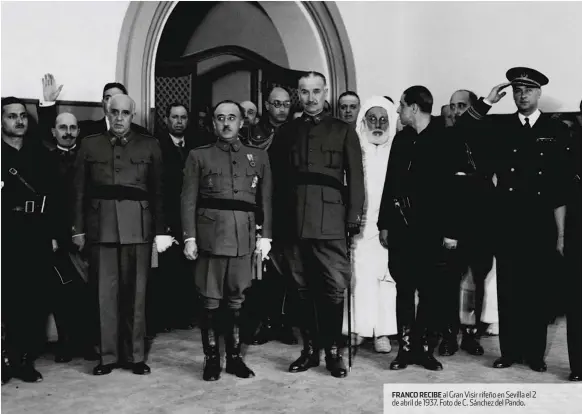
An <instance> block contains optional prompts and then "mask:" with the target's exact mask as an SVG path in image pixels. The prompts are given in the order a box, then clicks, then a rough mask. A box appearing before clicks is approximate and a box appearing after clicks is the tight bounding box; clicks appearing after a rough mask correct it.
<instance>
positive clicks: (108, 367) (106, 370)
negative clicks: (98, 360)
mask: <svg viewBox="0 0 582 414" xmlns="http://www.w3.org/2000/svg"><path fill="white" fill-rule="evenodd" d="M115 368H117V366H116V364H99V365H97V366H96V367H95V368H93V375H108V374H111V371H113V369H115Z"/></svg>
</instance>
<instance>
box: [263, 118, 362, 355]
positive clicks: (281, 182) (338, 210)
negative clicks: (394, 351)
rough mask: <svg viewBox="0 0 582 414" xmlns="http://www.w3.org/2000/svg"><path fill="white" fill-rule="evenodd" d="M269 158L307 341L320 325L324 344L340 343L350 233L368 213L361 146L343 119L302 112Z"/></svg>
mask: <svg viewBox="0 0 582 414" xmlns="http://www.w3.org/2000/svg"><path fill="white" fill-rule="evenodd" d="M271 154H272V158H271V160H272V164H273V173H274V177H275V189H274V192H273V194H274V197H275V200H276V203H277V205H276V207H275V214H274V217H275V219H274V231H275V237H276V239H277V240H279V239H281V240H283V241H284V242H285V248H284V250H285V252H284V255H285V259H286V261H287V264H288V266H289V269H290V272H291V275H292V277H293V279H294V281H295V284H296V286H297V288H298V294H299V298H300V300H301V302H302V303H301V304H300V306H299V308H300V310H301V312H302V315H300V318H301V319H302V320H301V325H302V332H303V334H304V339H306V340H307V339H308V336H313V335H311V334H314V333H315V332H317V329H318V328H317V327H316V325H318V326H319V328H320V332H319V333H320V335H321V340H322V341H323V342H322V343H321V344H320V345H323V346H324V347H326V349H330V347H331V346H332V345H333V344H335V345H338V344H339V342H340V340H341V333H342V324H343V302H344V294H345V290H346V288H347V286H348V283H350V280H351V272H350V264H349V262H348V253H347V246H346V228H347V225H348V224H353V225H356V226H359V225H360V223H361V218H362V214H363V209H364V198H365V195H364V172H363V165H362V150H361V148H360V142H359V139H358V136H357V134H356V132H355V130H354V129H353V128H352V127H351V126H350V125H348V124H346V123H345V122H343V121H340V120H338V119H335V118H332V117H331V116H327V115H324V114H320V115H317V116H314V117H311V116H308V115H307V114H304V115H303V116H302V117H300V118H297V119H295V120H293V121H291V122H289V123H288V124H286V125H285V126H283V128H282V129H281V130H280V132H279V135H278V136H277V140H276V141H274V143H273V147H272V150H271ZM345 184H347V185H345ZM313 303H316V304H317V305H316V306H317V320H316V316H315V315H314V314H313ZM309 332H311V334H309ZM312 339H315V338H312Z"/></svg>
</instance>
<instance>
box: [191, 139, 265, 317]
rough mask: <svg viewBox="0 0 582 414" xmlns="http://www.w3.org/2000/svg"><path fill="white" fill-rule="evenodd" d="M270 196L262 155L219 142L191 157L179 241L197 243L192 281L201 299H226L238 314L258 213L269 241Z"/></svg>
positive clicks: (247, 280)
mask: <svg viewBox="0 0 582 414" xmlns="http://www.w3.org/2000/svg"><path fill="white" fill-rule="evenodd" d="M271 192H272V182H271V168H270V164H269V157H268V156H267V154H266V152H264V151H262V150H259V149H256V148H248V147H245V146H243V145H242V143H241V142H240V141H239V140H236V141H234V142H232V143H228V142H225V141H223V140H220V139H219V140H218V141H217V142H216V144H212V145H206V146H203V147H200V148H197V149H194V150H192V151H190V154H189V155H188V159H187V160H186V164H185V167H184V184H183V188H182V227H183V238H184V240H185V241H186V240H188V239H189V238H195V239H196V244H197V246H198V250H199V254H200V255H199V258H198V259H197V261H196V266H195V280H196V287H197V289H198V291H199V293H200V294H201V295H202V296H203V297H204V298H210V299H215V300H218V299H222V298H228V300H229V306H230V307H231V308H233V309H237V308H240V305H241V304H242V302H243V301H244V295H243V291H244V290H245V289H246V288H248V287H249V286H250V284H251V281H252V273H251V254H252V253H253V251H254V249H255V237H256V235H255V227H256V224H257V213H260V214H259V216H262V219H259V222H262V226H263V230H262V231H263V232H262V235H263V237H266V238H271ZM213 303H215V302H214V301H213Z"/></svg>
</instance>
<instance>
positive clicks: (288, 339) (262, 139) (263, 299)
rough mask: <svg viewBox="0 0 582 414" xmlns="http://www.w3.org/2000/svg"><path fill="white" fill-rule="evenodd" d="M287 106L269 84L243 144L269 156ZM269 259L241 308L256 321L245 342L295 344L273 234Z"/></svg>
mask: <svg viewBox="0 0 582 414" xmlns="http://www.w3.org/2000/svg"><path fill="white" fill-rule="evenodd" d="M290 109H291V100H290V96H289V92H287V91H286V90H285V89H284V88H282V87H279V86H275V87H273V88H272V89H271V91H270V92H269V94H268V95H267V100H266V101H265V110H266V111H265V116H264V117H262V119H261V121H259V123H258V124H257V125H254V126H251V127H250V128H252V134H250V135H248V136H247V137H244V136H243V137H241V141H242V142H243V144H245V145H246V146H249V147H254V148H259V149H264V150H266V151H267V152H268V154H269V156H271V153H272V151H271V148H273V145H272V144H273V141H274V140H276V139H278V137H277V135H278V132H279V130H280V129H281V127H282V126H283V125H285V123H286V122H287V119H288V118H289V111H290ZM243 128H244V127H243ZM269 258H270V260H269V261H267V262H265V266H264V267H265V269H264V272H263V278H262V280H255V281H253V287H252V289H251V290H250V292H249V293H250V294H249V295H248V296H247V300H246V302H245V307H248V308H250V309H247V310H249V313H250V314H252V316H253V317H254V319H256V320H259V321H260V323H259V329H258V331H257V329H256V324H253V323H249V325H250V330H251V335H250V336H251V337H250V338H249V339H248V342H249V343H251V344H253V345H262V344H265V343H267V342H269V341H271V340H273V339H278V340H279V341H281V342H283V343H285V344H288V345H295V344H297V338H296V337H295V335H294V334H293V328H292V323H291V318H290V317H289V316H288V311H286V309H289V308H290V303H293V299H295V296H296V295H294V293H295V292H296V289H295V288H294V286H290V284H291V283H290V282H291V279H290V277H289V275H288V272H287V269H286V267H285V265H284V259H283V248H282V244H281V243H279V242H278V241H277V237H276V235H275V242H274V244H273V249H272V250H271V253H270V255H269ZM253 334H254V335H253Z"/></svg>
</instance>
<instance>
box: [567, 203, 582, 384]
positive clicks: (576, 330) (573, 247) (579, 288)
mask: <svg viewBox="0 0 582 414" xmlns="http://www.w3.org/2000/svg"><path fill="white" fill-rule="evenodd" d="M577 195H578V199H577V200H576V201H575V202H573V203H571V204H570V205H568V207H567V213H566V214H567V216H566V238H565V252H564V254H565V257H566V263H567V270H566V271H567V292H568V293H567V296H566V297H567V308H566V321H567V324H568V326H567V338H568V356H569V359H570V370H571V371H572V372H574V373H577V374H581V373H582V263H580V252H582V240H581V239H582V225H581V224H582V217H581V216H580V210H581V203H580V199H579V197H580V195H579V193H578V194H577Z"/></svg>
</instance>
